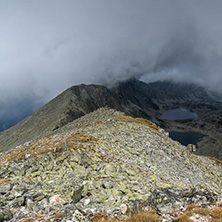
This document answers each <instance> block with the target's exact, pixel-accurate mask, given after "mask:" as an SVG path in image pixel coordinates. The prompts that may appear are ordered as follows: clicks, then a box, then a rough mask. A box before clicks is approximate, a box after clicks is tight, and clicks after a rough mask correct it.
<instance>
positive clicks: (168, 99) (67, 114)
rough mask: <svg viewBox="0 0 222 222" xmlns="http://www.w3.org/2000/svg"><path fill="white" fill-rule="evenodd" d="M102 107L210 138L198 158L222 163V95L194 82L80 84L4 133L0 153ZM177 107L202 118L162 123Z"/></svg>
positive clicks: (0, 136) (198, 152)
mask: <svg viewBox="0 0 222 222" xmlns="http://www.w3.org/2000/svg"><path fill="white" fill-rule="evenodd" d="M101 107H109V108H113V109H116V110H119V111H122V112H124V113H125V114H126V115H131V116H133V117H142V118H145V119H148V120H151V121H153V122H154V123H156V124H157V125H160V126H161V127H163V128H165V129H166V130H167V131H172V130H174V131H183V132H185V131H196V132H199V133H203V134H206V135H208V137H205V138H204V139H203V140H201V141H200V142H199V143H198V149H197V154H200V155H207V156H214V157H216V158H219V159H222V148H221V144H222V103H221V102H220V95H219V94H217V93H212V92H209V91H207V90H206V89H204V88H203V87H200V86H197V85H194V84H185V83H175V82H170V81H164V82H154V83H144V82H141V81H138V80H136V79H129V80H127V81H124V82H120V83H118V84H117V85H116V86H115V87H112V88H107V87H105V86H101V85H84V84H82V85H78V86H73V87H71V88H69V89H67V90H65V91H64V92H63V93H61V94H60V95H58V96H57V97H56V98H54V99H53V100H52V101H50V102H49V103H48V104H46V105H45V106H43V107H42V108H40V109H39V110H38V111H36V112H35V113H33V114H32V115H31V116H29V117H28V118H26V119H24V120H23V121H21V122H19V123H18V124H17V125H15V126H13V127H11V128H9V129H7V130H5V131H4V132H1V133H0V150H1V151H5V150H8V149H12V148H14V147H15V146H17V145H20V144H22V143H24V142H26V141H29V140H34V139H37V138H40V137H43V136H46V135H49V134H53V133H56V132H57V131H59V130H61V128H63V127H64V126H66V125H67V124H68V123H70V122H72V121H73V120H75V119H77V118H79V117H81V116H84V115H85V114H87V113H90V112H92V111H95V110H96V109H98V108H101ZM175 108H184V109H187V110H190V111H193V112H195V113H196V114H197V115H198V119H196V120H180V121H167V120H161V119H159V117H160V115H161V114H162V113H163V112H164V111H166V110H170V109H175Z"/></svg>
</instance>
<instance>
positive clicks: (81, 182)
mask: <svg viewBox="0 0 222 222" xmlns="http://www.w3.org/2000/svg"><path fill="white" fill-rule="evenodd" d="M221 200H222V163H221V161H220V160H217V159H214V158H212V157H204V156H197V155H195V154H194V153H191V152H190V151H189V150H188V148H187V147H185V146H182V145H181V144H179V143H178V142H175V141H173V140H171V139H170V138H169V137H168V134H167V133H166V132H165V131H164V130H163V129H161V128H159V127H158V126H157V125H155V124H154V123H152V122H150V121H148V120H145V119H142V118H133V117H129V116H126V115H125V114H124V113H122V112H118V111H115V110H112V109H108V108H100V109H98V110H96V111H94V112H91V113H89V114H86V115H84V116H83V117H80V118H78V119H76V120H74V121H72V122H69V123H68V124H66V125H65V126H62V127H60V128H59V129H58V130H57V131H56V132H55V133H53V134H51V135H48V136H46V137H42V138H39V139H35V140H31V141H29V142H26V143H24V144H23V145H19V146H17V147H16V148H15V149H13V150H10V151H7V152H4V153H1V154H0V221H16V222H19V221H21V222H22V221H23V222H28V221H63V222H65V221H67V222H70V221H90V220H92V218H93V217H95V216H96V215H99V214H104V215H111V216H120V217H121V218H122V219H123V220H124V219H127V218H128V217H130V215H131V214H133V213H134V212H135V211H137V210H138V209H140V210H148V209H152V210H154V211H155V212H156V213H157V216H158V220H160V221H161V220H162V221H173V220H174V221H176V217H177V216H175V215H176V214H172V212H177V215H181V214H183V213H184V211H185V209H186V208H187V206H190V204H196V205H198V206H201V207H202V206H205V207H206V206H210V205H212V204H213V205H217V204H218V203H219V202H220V201H221ZM170 212H171V213H170ZM189 221H192V220H189ZM194 221H195V220H194Z"/></svg>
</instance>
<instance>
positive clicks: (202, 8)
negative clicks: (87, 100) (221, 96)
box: [0, 0, 222, 114]
mask: <svg viewBox="0 0 222 222" xmlns="http://www.w3.org/2000/svg"><path fill="white" fill-rule="evenodd" d="M132 76H135V77H137V78H140V79H142V80H145V81H154V80H158V79H169V78H171V79H174V80H176V81H184V80H185V81H191V82H195V83H200V84H203V85H207V86H209V87H212V88H214V89H221V88H222V87H221V84H222V1H221V0H208V1H206V0H162V1H161V0H10V1H9V0H0V80H1V81H0V83H1V87H0V101H1V104H5V103H8V102H9V101H30V100H33V101H35V102H34V103H38V102H40V103H41V102H44V101H47V100H49V99H51V98H52V97H54V96H55V95H57V94H58V93H60V92H61V91H63V90H64V89H65V88H67V87H70V86H71V85H76V84H79V83H102V84H103V83H106V84H109V83H113V82H115V81H118V80H124V79H126V78H128V77H132ZM1 106H2V105H1ZM0 114H1V113H0Z"/></svg>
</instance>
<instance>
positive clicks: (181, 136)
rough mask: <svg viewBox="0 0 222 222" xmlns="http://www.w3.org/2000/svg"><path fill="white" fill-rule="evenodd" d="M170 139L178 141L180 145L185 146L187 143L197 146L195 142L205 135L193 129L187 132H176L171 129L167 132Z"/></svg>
mask: <svg viewBox="0 0 222 222" xmlns="http://www.w3.org/2000/svg"><path fill="white" fill-rule="evenodd" d="M169 136H170V138H171V139H173V140H176V141H178V142H180V143H181V144H182V145H184V146H187V145H188V144H194V145H196V146H197V143H198V142H199V141H200V140H201V139H202V138H203V137H205V136H206V135H204V134H201V133H196V132H193V131H189V132H176V131H171V132H170V133H169Z"/></svg>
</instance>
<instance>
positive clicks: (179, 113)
mask: <svg viewBox="0 0 222 222" xmlns="http://www.w3.org/2000/svg"><path fill="white" fill-rule="evenodd" d="M196 118H197V114H196V113H194V112H190V111H188V110H186V109H182V108H180V109H171V110H167V111H165V112H163V114H162V115H161V116H160V119H165V120H185V119H196Z"/></svg>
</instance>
